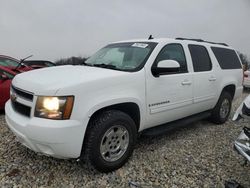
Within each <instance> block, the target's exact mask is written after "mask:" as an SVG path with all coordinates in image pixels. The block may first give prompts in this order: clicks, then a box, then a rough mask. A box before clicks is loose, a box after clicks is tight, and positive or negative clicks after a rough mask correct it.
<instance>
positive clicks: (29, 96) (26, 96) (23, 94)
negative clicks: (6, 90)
mask: <svg viewBox="0 0 250 188" xmlns="http://www.w3.org/2000/svg"><path fill="white" fill-rule="evenodd" d="M11 89H12V91H14V93H16V94H17V95H18V96H20V97H22V98H24V99H27V100H29V101H33V97H34V96H33V94H32V93H30V92H27V91H23V90H21V89H19V88H16V87H14V86H13V85H12V86H11Z"/></svg>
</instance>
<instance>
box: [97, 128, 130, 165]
mask: <svg viewBox="0 0 250 188" xmlns="http://www.w3.org/2000/svg"><path fill="white" fill-rule="evenodd" d="M128 144H129V133H128V130H127V129H126V128H125V127H124V126H121V125H115V126H113V127H111V128H110V129H108V130H107V131H106V132H105V134H104V136H103V137H102V141H101V145H100V152H101V155H102V157H103V159H104V160H106V161H108V162H113V161H116V160H118V159H120V158H121V157H122V156H123V154H124V153H125V152H126V151H127V148H128Z"/></svg>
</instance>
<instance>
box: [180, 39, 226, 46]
mask: <svg viewBox="0 0 250 188" xmlns="http://www.w3.org/2000/svg"><path fill="white" fill-rule="evenodd" d="M175 39H176V40H191V41H196V42H206V43H210V44H219V45H223V46H228V45H227V44H226V43H217V42H210V41H206V40H202V39H189V38H182V37H178V38H175Z"/></svg>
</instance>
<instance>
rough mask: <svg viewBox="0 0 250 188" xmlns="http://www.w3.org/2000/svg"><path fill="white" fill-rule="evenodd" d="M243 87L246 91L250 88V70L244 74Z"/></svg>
mask: <svg viewBox="0 0 250 188" xmlns="http://www.w3.org/2000/svg"><path fill="white" fill-rule="evenodd" d="M243 86H244V88H246V89H249V88H250V70H247V71H245V72H244V82H243Z"/></svg>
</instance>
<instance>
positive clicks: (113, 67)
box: [93, 63, 120, 70]
mask: <svg viewBox="0 0 250 188" xmlns="http://www.w3.org/2000/svg"><path fill="white" fill-rule="evenodd" d="M93 66H94V67H101V68H107V69H113V70H120V69H119V68H117V67H116V66H115V65H110V64H104V63H101V64H93Z"/></svg>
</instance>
